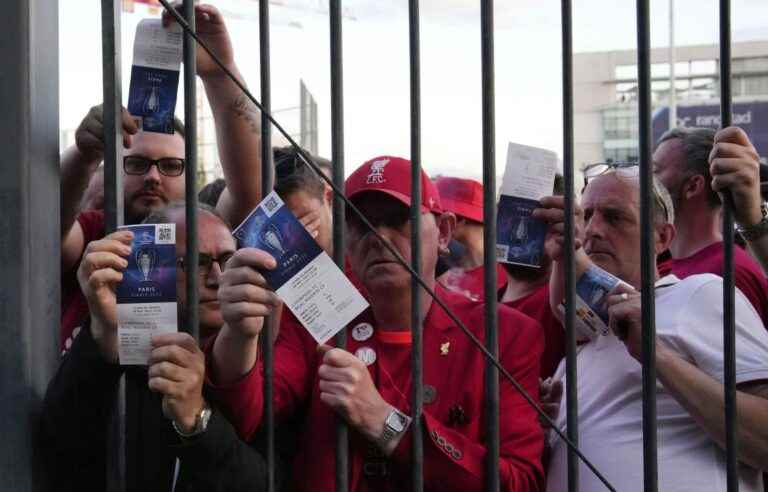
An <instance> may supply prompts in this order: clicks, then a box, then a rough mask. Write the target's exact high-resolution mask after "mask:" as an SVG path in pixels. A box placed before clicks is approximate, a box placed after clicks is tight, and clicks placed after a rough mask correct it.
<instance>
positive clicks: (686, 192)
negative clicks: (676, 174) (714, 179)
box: [683, 174, 707, 200]
mask: <svg viewBox="0 0 768 492" xmlns="http://www.w3.org/2000/svg"><path fill="white" fill-rule="evenodd" d="M706 187H707V184H706V182H705V180H704V176H702V175H701V174H696V175H694V176H691V177H689V178H688V179H686V180H685V183H683V196H684V197H685V198H686V200H687V199H690V198H693V197H694V196H696V195H699V194H702V193H703V194H704V195H706V193H707V190H706Z"/></svg>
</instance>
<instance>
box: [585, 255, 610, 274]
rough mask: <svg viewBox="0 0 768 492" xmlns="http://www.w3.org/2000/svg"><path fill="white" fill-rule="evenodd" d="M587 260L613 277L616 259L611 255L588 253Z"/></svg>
mask: <svg viewBox="0 0 768 492" xmlns="http://www.w3.org/2000/svg"><path fill="white" fill-rule="evenodd" d="M589 258H590V259H591V260H592V263H594V264H595V265H597V266H599V267H600V268H602V269H603V270H605V271H606V272H608V273H611V274H614V275H615V273H614V272H615V270H616V259H615V258H614V257H613V255H611V254H608V253H590V254H589Z"/></svg>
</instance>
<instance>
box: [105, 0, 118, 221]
mask: <svg viewBox="0 0 768 492" xmlns="http://www.w3.org/2000/svg"><path fill="white" fill-rule="evenodd" d="M121 6H122V4H121V2H120V0H102V2H101V32H102V72H103V77H104V118H103V120H104V220H105V228H106V232H107V233H110V232H112V231H114V230H115V229H117V228H118V227H119V226H121V225H122V224H123V179H122V177H123V174H122V170H121V167H122V154H123V136H122V123H121V111H122V97H123V95H122V78H121V63H122V61H121V53H120V51H121V49H120V48H121V46H120V40H121V37H120V12H121Z"/></svg>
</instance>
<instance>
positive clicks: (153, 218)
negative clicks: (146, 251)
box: [141, 200, 232, 230]
mask: <svg viewBox="0 0 768 492" xmlns="http://www.w3.org/2000/svg"><path fill="white" fill-rule="evenodd" d="M186 207H187V204H186V202H185V201H184V200H176V201H173V202H171V203H169V204H168V205H166V206H165V207H163V208H159V209H157V210H154V211H152V212H151V213H150V214H149V215H147V217H146V218H145V219H144V220H142V221H141V223H142V224H168V223H171V222H174V221H173V217H172V215H173V214H174V213H175V212H178V211H184V210H185V209H186ZM197 210H198V214H199V213H200V211H203V212H208V213H209V214H211V215H213V216H214V217H216V218H217V219H219V220H220V221H221V223H222V224H224V225H225V226H227V229H229V230H232V225H231V224H230V223H229V221H228V220H227V219H225V218H224V216H222V215H221V214H220V213H219V211H218V210H216V209H215V208H213V207H211V206H210V205H207V204H205V203H198V204H197Z"/></svg>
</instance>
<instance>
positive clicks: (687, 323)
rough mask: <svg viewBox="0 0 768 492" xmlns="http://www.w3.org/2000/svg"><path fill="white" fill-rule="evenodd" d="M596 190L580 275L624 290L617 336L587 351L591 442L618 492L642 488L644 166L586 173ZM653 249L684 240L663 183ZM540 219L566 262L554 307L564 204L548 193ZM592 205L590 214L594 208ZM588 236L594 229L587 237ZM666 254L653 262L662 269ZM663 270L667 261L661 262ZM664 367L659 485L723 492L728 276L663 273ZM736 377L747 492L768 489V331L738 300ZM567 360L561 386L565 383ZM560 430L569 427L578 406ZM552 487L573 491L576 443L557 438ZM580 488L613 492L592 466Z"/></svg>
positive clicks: (585, 422)
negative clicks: (764, 474) (766, 477)
mask: <svg viewBox="0 0 768 492" xmlns="http://www.w3.org/2000/svg"><path fill="white" fill-rule="evenodd" d="M585 175H586V176H587V180H588V181H587V184H586V187H585V189H584V192H583V194H582V198H581V207H579V206H578V205H577V206H576V214H577V216H576V221H575V222H576V227H577V231H576V232H577V234H576V237H577V238H582V237H583V241H582V240H581V239H577V240H576V244H575V247H576V248H577V249H576V250H575V251H574V256H575V267H576V274H575V276H576V279H577V280H578V279H579V277H580V276H581V274H582V273H584V272H585V271H586V270H587V269H588V268H590V267H592V266H596V267H599V268H601V269H603V270H605V271H607V272H609V273H611V274H613V275H615V276H617V277H619V278H620V279H621V280H622V281H623V282H624V283H620V284H619V285H618V286H617V287H616V288H614V289H613V290H612V291H611V292H609V294H608V297H607V305H608V306H609V308H608V315H609V323H608V326H609V328H610V331H609V333H608V334H607V335H602V336H601V335H597V336H595V337H593V338H592V339H586V340H585V342H586V343H584V344H583V345H581V347H580V349H579V353H578V356H577V374H578V385H577V386H578V388H577V398H578V409H579V415H578V419H579V447H580V449H581V451H582V452H583V453H584V455H585V456H586V457H587V458H589V459H590V461H592V463H594V464H595V466H596V467H597V468H598V470H599V471H600V472H601V473H602V474H603V475H604V476H605V477H606V478H607V479H608V481H609V482H610V483H611V484H612V485H613V486H614V487H615V488H616V490H622V491H623V490H642V484H643V475H642V473H643V469H642V466H641V464H642V459H643V434H642V418H643V411H642V403H643V399H642V368H641V365H640V361H641V343H642V323H641V299H640V293H639V292H638V289H640V286H641V267H640V260H641V253H640V251H641V247H640V241H641V230H640V211H641V209H640V189H639V188H640V184H639V183H640V182H639V168H638V167H637V166H636V165H617V164H613V165H602V166H594V167H591V168H587V169H586V170H585ZM653 195H654V200H653V203H652V204H649V206H651V207H652V213H653V223H652V233H653V238H652V240H653V247H654V251H655V253H656V254H658V253H660V252H662V251H664V250H665V249H667V248H668V247H669V245H670V243H671V242H672V240H673V239H674V235H675V227H674V225H673V223H674V220H675V219H674V215H675V213H674V207H673V205H672V200H671V199H670V197H669V194H668V193H667V192H666V190H665V189H664V187H663V185H662V184H661V183H660V182H659V181H658V180H657V179H656V178H654V185H653ZM541 203H542V207H541V208H539V209H537V210H536V211H535V212H534V215H535V216H537V217H539V218H540V219H543V220H546V221H547V222H549V224H550V233H551V234H552V235H553V240H552V241H548V242H547V247H548V251H549V254H550V255H551V257H552V259H553V260H554V264H553V273H552V277H551V282H550V288H551V299H552V301H553V302H552V309H553V311H555V312H558V309H557V305H558V304H559V303H560V302H561V300H562V299H563V282H564V278H563V264H562V262H563V261H564V260H563V255H564V252H563V244H564V237H563V230H564V224H563V220H564V198H563V197H547V198H544V199H542V200H541ZM582 210H583V212H582ZM582 231H583V232H582ZM655 258H656V256H655V255H654V256H653V259H654V262H655ZM654 267H655V263H654ZM654 281H655V287H656V289H655V306H656V307H655V327H656V340H655V362H656V371H657V378H658V383H659V384H658V385H657V392H656V398H657V411H658V465H659V477H658V478H659V490H664V491H681V492H682V491H685V492H687V491H690V492H702V491H712V492H716V491H717V492H720V491H723V490H725V489H726V483H725V476H726V474H725V461H724V453H723V450H722V448H723V442H724V435H725V430H724V428H725V419H724V417H723V410H722V409H723V405H724V403H723V398H724V397H723V394H724V390H723V383H722V380H723V364H724V363H723V338H722V328H723V310H722V289H723V281H722V278H720V277H718V276H716V275H712V274H701V275H692V276H690V277H687V278H685V279H683V280H680V279H678V278H677V277H675V276H674V275H667V276H664V277H661V276H660V275H659V274H658V273H657V270H656V269H655V268H654ZM735 302H736V304H735V306H734V307H735V312H736V345H737V347H738V350H737V353H736V382H737V391H738V402H737V407H738V419H737V422H736V424H737V428H738V432H739V435H740V441H739V454H738V458H739V460H740V461H741V467H740V469H739V483H740V490H743V491H750V492H760V491H762V490H763V489H762V479H761V476H760V472H759V471H758V470H759V469H761V468H764V467H765V466H766V463H768V431H767V430H766V429H767V428H766V426H765V416H766V415H768V333H766V331H765V330H764V329H763V326H762V323H761V321H760V318H759V317H758V316H757V314H756V313H755V311H754V310H753V309H752V308H751V306H750V304H749V301H748V300H747V299H746V298H745V297H744V296H743V295H742V294H741V293H740V292H737V294H736V301H735ZM564 366H565V364H564V363H561V365H560V367H559V368H558V372H557V374H556V376H555V379H560V378H562V380H563V382H564V384H565V386H566V387H567V385H568V381H567V380H565V377H564V376H563V373H564V369H565V367H564ZM556 425H557V426H558V427H559V428H560V429H561V430H563V431H564V432H565V431H566V425H567V422H566V402H565V401H564V400H561V403H560V409H559V414H558V417H557V420H556ZM549 444H550V446H551V454H550V456H551V461H550V464H549V473H548V477H547V490H548V491H550V492H560V491H565V490H567V489H568V484H567V468H568V467H567V455H568V452H567V448H566V446H565V445H564V443H563V442H562V441H561V440H560V439H559V438H557V436H555V435H554V434H552V435H550V440H549ZM579 488H580V490H586V491H592V490H603V488H604V486H603V485H602V483H601V482H600V481H599V480H598V479H597V478H596V477H595V475H593V474H592V472H591V471H590V470H589V469H587V468H586V467H585V466H584V465H583V464H581V465H580V468H579Z"/></svg>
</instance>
